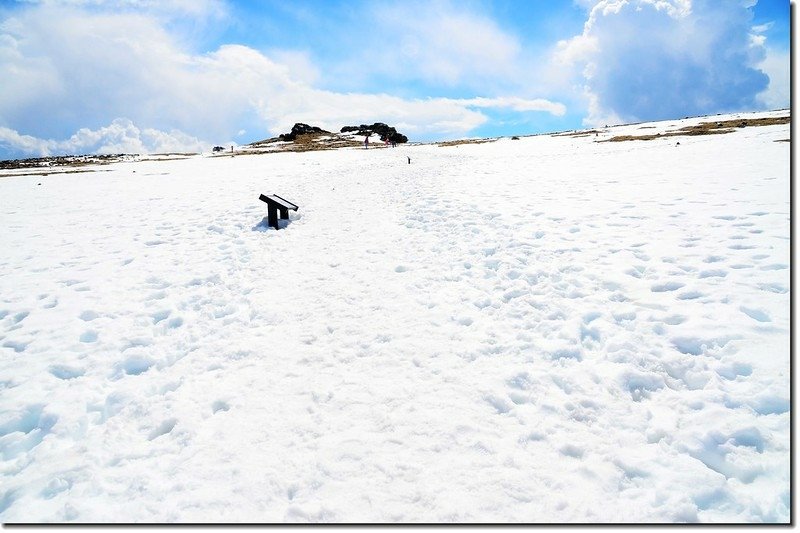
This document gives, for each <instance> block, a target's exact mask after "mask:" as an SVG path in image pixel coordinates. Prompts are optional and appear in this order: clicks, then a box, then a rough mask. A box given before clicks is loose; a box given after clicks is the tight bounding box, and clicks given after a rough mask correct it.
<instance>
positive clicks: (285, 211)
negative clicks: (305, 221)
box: [258, 194, 297, 229]
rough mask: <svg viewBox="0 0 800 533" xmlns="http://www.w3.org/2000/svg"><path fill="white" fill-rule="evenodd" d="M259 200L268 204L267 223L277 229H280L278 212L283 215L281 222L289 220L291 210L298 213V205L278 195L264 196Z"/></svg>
mask: <svg viewBox="0 0 800 533" xmlns="http://www.w3.org/2000/svg"><path fill="white" fill-rule="evenodd" d="M258 199H259V200H261V201H262V202H267V222H269V225H270V226H272V227H273V228H275V229H278V211H280V213H281V220H284V219H287V218H289V209H291V210H292V211H297V206H296V205H294V204H293V203H292V202H290V201H289V200H285V199H283V198H281V197H280V196H278V195H277V194H270V195H266V194H262V195H261V196H259V197H258Z"/></svg>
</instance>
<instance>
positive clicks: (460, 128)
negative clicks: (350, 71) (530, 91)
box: [0, 0, 564, 153]
mask: <svg viewBox="0 0 800 533" xmlns="http://www.w3.org/2000/svg"><path fill="white" fill-rule="evenodd" d="M134 3H136V2H134V1H133V0H130V1H129V2H127V4H134ZM173 5H182V3H180V2H174V3H173ZM465 20H466V24H467V26H469V24H470V23H472V22H470V21H471V19H458V20H457V21H456V22H455V24H456V25H459V24H461V25H462V26H459V27H463V24H464V23H465V22H464V21H465ZM473 22H474V21H473ZM473 29H479V26H475V28H473ZM453 31H455V30H453ZM501 41H502V39H501ZM462 44H463V45H464V46H465V50H467V52H466V53H467V58H468V59H469V60H470V61H476V62H478V63H480V62H481V61H483V63H484V66H483V67H481V68H483V71H485V72H491V71H492V69H493V68H495V67H493V66H491V65H490V64H489V63H490V62H489V58H488V56H486V57H484V58H483V59H480V58H481V57H482V56H481V54H483V52H481V51H479V50H478V48H477V44H476V43H472V44H471V45H470V44H469V43H468V42H466V43H465V42H462ZM447 46H450V45H448V44H447V43H446V42H444V41H442V43H441V45H440V48H439V50H446V49H447ZM457 46H461V45H457ZM497 46H499V48H495V49H494V50H495V51H497V50H501V51H502V49H503V48H504V47H505V46H506V45H505V44H503V43H502V42H501V43H500V44H498V45H497ZM508 46H510V48H509V49H508V51H507V52H502V53H501V56H502V55H503V54H506V55H508V54H511V53H512V52H513V46H511V45H508ZM426 53H427V52H426ZM430 61H432V59H431V60H430ZM430 61H428V63H429V67H428V68H430V69H431V72H433V71H436V69H441V68H443V69H444V71H446V72H453V73H454V76H456V77H457V76H459V75H460V72H461V71H462V69H463V68H465V67H464V63H463V61H462V60H461V59H458V61H456V62H455V63H453V64H452V65H450V66H446V65H445V66H442V65H438V66H434V65H432V64H431V63H430ZM0 72H3V73H7V74H9V75H8V76H4V78H5V81H4V83H2V84H0V126H4V127H5V129H4V130H3V131H4V135H3V139H4V142H5V146H11V147H15V148H16V149H17V150H21V151H24V152H26V153H30V149H31V147H36V149H37V150H38V152H39V153H46V152H49V153H54V152H57V151H63V150H66V149H67V148H70V149H74V150H76V151H98V150H102V151H115V152H116V151H133V152H151V151H154V150H156V151H159V150H165V149H167V148H165V147H166V146H175V147H176V148H175V150H178V149H180V150H188V149H195V148H189V147H196V146H198V145H199V144H202V143H201V142H200V141H199V140H198V139H203V140H204V141H208V142H212V143H217V142H220V141H221V140H228V139H231V138H234V137H236V135H237V132H240V131H243V130H244V131H247V132H250V134H251V135H252V137H253V138H254V139H255V138H259V137H262V136H263V137H266V136H268V135H269V134H271V135H275V134H277V133H281V132H284V131H288V130H289V129H290V128H291V126H292V124H294V123H295V122H308V123H312V124H317V125H320V126H323V127H327V128H328V129H334V128H338V127H341V126H343V125H346V124H360V123H362V122H372V121H383V122H388V123H391V124H393V125H395V126H396V127H398V129H400V131H403V132H404V133H406V134H407V135H409V136H411V137H412V138H426V137H427V138H430V137H435V136H457V135H463V134H465V133H467V132H468V131H470V130H471V129H474V128H475V127H477V126H479V125H481V124H483V123H484V122H485V121H486V120H487V117H486V116H485V115H484V114H483V113H481V112H480V111H479V109H486V108H491V107H494V108H507V109H512V110H515V111H518V112H546V113H551V114H553V115H556V116H559V115H563V114H564V106H563V105H562V104H558V103H554V102H550V101H547V100H543V99H522V98H473V99H461V100H459V99H446V98H434V99H408V98H400V97H396V96H391V95H387V94H363V93H337V92H333V91H326V90H321V89H318V88H315V87H314V86H313V83H314V81H315V80H316V79H317V77H318V75H319V74H318V71H317V70H316V68H315V66H314V65H313V63H312V62H311V60H310V59H309V57H308V55H307V54H305V53H303V52H300V51H293V50H281V51H274V52H273V53H272V57H268V56H266V55H264V54H263V53H261V52H259V51H257V50H254V49H252V48H249V47H246V46H241V45H224V46H221V47H219V48H218V49H217V50H215V51H213V52H210V53H207V54H193V53H191V52H190V51H187V50H186V49H185V47H184V46H183V44H182V42H181V41H179V40H178V39H176V38H175V37H173V35H172V34H171V33H168V32H167V31H166V30H165V29H164V25H163V23H162V21H160V20H159V19H158V18H157V17H154V16H150V15H149V14H148V13H147V12H143V13H127V12H126V13H111V12H109V11H108V10H100V11H97V12H95V11H86V10H81V9H75V8H67V7H64V6H63V5H61V4H59V5H51V4H50V3H47V4H45V5H39V6H36V7H34V8H31V9H29V10H27V11H22V12H20V13H18V14H17V15H16V16H15V17H14V18H10V19H6V20H4V21H3V22H2V23H0ZM121 116H124V117H127V119H126V120H124V121H119V120H113V119H114V118H115V117H121ZM112 120H113V122H112ZM109 123H110V124H109ZM401 125H402V127H401ZM75 131H78V133H75V134H74V135H73V132H75ZM18 132H21V133H22V134H20V133H18ZM161 132H168V133H161ZM181 132H184V133H181ZM70 135H72V137H70V138H68V139H67V140H61V141H59V140H58V139H64V138H66V137H68V136H70ZM53 139H55V140H53ZM177 147H180V148H177ZM170 150H171V149H170Z"/></svg>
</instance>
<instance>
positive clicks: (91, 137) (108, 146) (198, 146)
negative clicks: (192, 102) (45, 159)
mask: <svg viewBox="0 0 800 533" xmlns="http://www.w3.org/2000/svg"><path fill="white" fill-rule="evenodd" d="M0 146H6V147H7V148H9V149H12V150H14V151H16V152H20V153H22V154H25V155H38V156H49V155H59V154H86V153H96V154H122V153H125V154H145V153H166V152H187V151H190V152H202V151H204V150H207V149H208V148H209V147H210V145H209V143H207V142H203V141H200V140H199V139H197V138H195V137H191V136H190V135H186V134H185V133H183V132H180V131H177V130H173V131H171V132H164V131H159V130H155V129H152V128H145V129H140V128H138V127H137V126H136V125H134V123H133V122H131V121H130V120H128V119H122V118H119V119H116V120H114V121H113V122H111V124H109V125H108V126H104V127H102V128H98V129H96V130H91V129H89V128H81V129H80V130H78V131H77V132H76V133H75V134H73V135H72V136H70V137H69V138H68V139H65V140H54V139H40V138H38V137H34V136H32V135H21V134H20V133H18V132H17V131H15V130H12V129H10V128H6V127H0Z"/></svg>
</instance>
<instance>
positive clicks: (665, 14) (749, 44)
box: [553, 0, 768, 125]
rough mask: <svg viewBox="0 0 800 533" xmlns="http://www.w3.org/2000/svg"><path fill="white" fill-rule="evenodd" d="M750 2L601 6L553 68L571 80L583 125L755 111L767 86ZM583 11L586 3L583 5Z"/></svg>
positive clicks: (656, 0)
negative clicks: (567, 71) (567, 70)
mask: <svg viewBox="0 0 800 533" xmlns="http://www.w3.org/2000/svg"><path fill="white" fill-rule="evenodd" d="M752 3H753V2H752V1H751V0H741V1H739V2H717V1H713V0H694V1H690V0H602V1H599V2H595V3H593V6H592V7H591V10H590V12H589V15H588V18H587V21H586V23H585V25H584V30H583V33H582V34H581V35H578V36H576V37H574V38H572V39H569V40H565V41H562V42H560V43H559V45H558V47H557V49H556V50H555V52H554V55H553V62H554V64H557V65H560V66H561V67H568V66H571V67H572V68H573V69H575V70H576V72H577V73H578V79H579V80H581V81H580V83H579V84H578V91H579V92H582V93H583V94H584V97H585V101H586V102H587V108H588V112H589V114H588V117H587V118H586V120H585V123H586V124H587V125H598V124H605V123H609V122H619V121H636V120H652V119H660V118H671V117H677V116H685V115H699V114H707V113H715V112H723V111H734V110H743V109H747V110H750V109H757V108H759V107H761V104H760V102H759V101H758V100H757V98H756V95H758V94H759V93H760V92H762V91H763V90H764V89H765V88H766V86H767V82H768V79H767V76H766V75H765V74H764V73H763V72H761V71H759V70H758V65H759V64H761V63H762V62H763V60H764V46H763V42H760V41H759V40H758V39H753V38H752V37H751V35H752V34H751V29H752V28H751V27H750V21H751V19H752V13H751V12H750V11H749V10H748V8H749V7H750V6H751V5H752ZM586 5H587V6H588V3H586Z"/></svg>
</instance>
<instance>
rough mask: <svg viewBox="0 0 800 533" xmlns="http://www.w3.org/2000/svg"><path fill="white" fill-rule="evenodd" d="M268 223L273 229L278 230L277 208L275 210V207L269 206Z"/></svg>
mask: <svg viewBox="0 0 800 533" xmlns="http://www.w3.org/2000/svg"><path fill="white" fill-rule="evenodd" d="M267 222H269V225H270V226H272V227H273V228H275V229H278V209H277V208H275V207H273V206H269V207H268V208H267Z"/></svg>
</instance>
